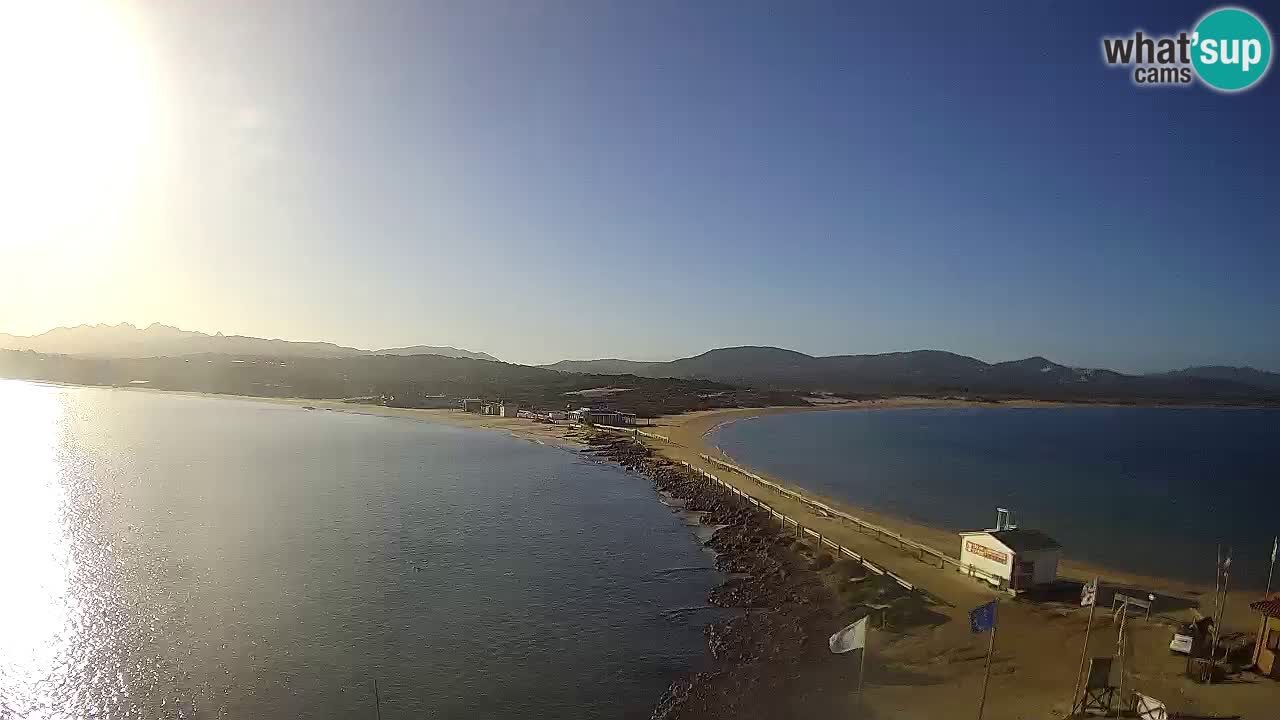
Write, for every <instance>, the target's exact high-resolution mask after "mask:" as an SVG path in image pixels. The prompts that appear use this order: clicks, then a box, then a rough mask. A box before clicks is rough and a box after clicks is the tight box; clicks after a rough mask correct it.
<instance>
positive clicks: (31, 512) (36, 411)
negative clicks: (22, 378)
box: [0, 380, 73, 718]
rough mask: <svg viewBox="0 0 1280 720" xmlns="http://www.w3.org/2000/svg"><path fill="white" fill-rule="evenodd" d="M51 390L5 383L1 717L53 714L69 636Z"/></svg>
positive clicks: (0, 453)
mask: <svg viewBox="0 0 1280 720" xmlns="http://www.w3.org/2000/svg"><path fill="white" fill-rule="evenodd" d="M64 413H65V408H64V404H63V398H62V397H61V396H60V395H59V394H58V393H57V392H56V391H54V390H53V389H52V388H47V387H40V386H36V385H29V384H25V383H18V382H12V381H5V380H0V577H3V578H4V591H3V592H0V715H7V714H8V713H9V712H16V713H17V714H18V716H19V717H27V718H44V717H49V709H50V708H49V707H48V705H47V702H46V701H47V699H48V698H50V697H51V696H52V695H53V694H54V693H55V692H56V687H57V685H58V684H59V679H60V676H61V674H62V672H61V671H62V670H63V669H64V668H61V667H60V664H61V663H62V659H63V658H65V657H66V653H65V649H66V644H67V643H68V642H70V641H71V640H72V638H70V637H69V635H70V634H71V633H72V632H73V628H72V626H71V623H70V622H69V619H70V618H69V612H68V594H69V593H68V591H69V584H70V581H69V578H70V576H71V573H72V567H71V563H72V556H71V555H72V553H71V549H70V547H69V543H68V542H67V539H66V534H65V526H64V523H63V517H62V513H63V508H64V503H65V499H66V497H65V495H66V493H65V488H64V487H63V485H62V479H61V477H60V473H59V466H58V458H57V454H58V436H59V433H60V431H61V430H60V427H61V425H62V421H63V416H64Z"/></svg>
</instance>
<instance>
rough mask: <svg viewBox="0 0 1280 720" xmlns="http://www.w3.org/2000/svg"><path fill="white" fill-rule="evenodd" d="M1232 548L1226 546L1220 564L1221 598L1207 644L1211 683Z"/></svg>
mask: <svg viewBox="0 0 1280 720" xmlns="http://www.w3.org/2000/svg"><path fill="white" fill-rule="evenodd" d="M1234 554H1235V553H1234V551H1233V548H1231V547H1230V546H1228V547H1227V559H1226V561H1225V562H1224V564H1223V566H1222V570H1221V572H1220V574H1221V575H1222V600H1221V602H1219V603H1218V607H1217V609H1216V614H1215V615H1214V618H1213V643H1212V644H1211V645H1210V646H1209V683H1208V684H1210V685H1212V684H1213V671H1214V670H1216V669H1217V668H1218V633H1219V626H1220V625H1221V624H1222V616H1223V615H1225V614H1226V612H1227V583H1228V582H1230V580H1231V556H1232V555H1234Z"/></svg>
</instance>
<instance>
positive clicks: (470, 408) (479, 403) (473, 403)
mask: <svg viewBox="0 0 1280 720" xmlns="http://www.w3.org/2000/svg"><path fill="white" fill-rule="evenodd" d="M458 404H459V405H461V406H462V412H469V413H478V412H480V411H482V410H483V409H484V401H483V400H481V399H480V398H467V399H465V400H460V401H458Z"/></svg>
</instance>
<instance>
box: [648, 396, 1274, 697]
mask: <svg viewBox="0 0 1280 720" xmlns="http://www.w3.org/2000/svg"><path fill="white" fill-rule="evenodd" d="M965 405H972V403H964V402H959V401H934V400H926V399H919V398H901V399H895V400H881V401H874V402H855V403H843V404H831V405H825V406H820V407H817V408H811V409H810V408H768V409H734V410H720V411H708V412H701V413H690V414H687V415H682V416H678V417H669V418H664V419H662V420H660V421H658V423H657V426H656V427H654V428H652V429H653V430H654V431H655V432H657V433H661V434H663V435H666V436H668V437H670V438H671V440H672V443H670V444H668V443H663V442H652V441H647V442H646V444H648V445H649V446H650V447H652V448H653V449H654V450H655V451H657V452H660V453H662V454H664V455H666V456H668V457H671V458H673V459H677V460H683V461H687V462H690V463H691V464H694V465H695V466H698V467H702V468H703V469H705V470H708V471H712V472H715V473H716V474H717V475H718V476H719V477H720V478H722V479H723V480H726V481H728V482H730V483H732V484H733V485H734V486H736V487H737V488H738V489H740V490H742V491H743V492H747V493H750V494H751V495H753V496H755V497H757V498H759V499H761V500H764V501H767V502H768V503H769V504H771V505H772V506H774V507H775V508H776V509H778V510H779V511H781V512H784V513H785V514H787V515H790V516H792V517H796V518H803V523H804V524H805V525H806V526H807V527H812V528H814V529H816V530H819V531H820V532H822V533H823V534H824V535H825V536H826V537H828V538H831V539H834V540H836V541H837V542H839V543H841V544H843V545H846V546H848V547H851V548H853V549H854V550H856V551H857V552H859V553H861V554H863V555H865V556H866V557H868V558H870V559H872V560H874V561H875V562H877V563H879V564H881V565H883V566H886V567H888V568H889V569H890V570H893V571H894V572H896V573H898V574H899V575H901V576H903V577H904V578H906V579H907V580H908V581H910V582H912V583H914V584H916V585H918V586H920V587H922V588H924V589H925V590H927V591H928V592H929V593H930V594H931V595H932V596H934V597H935V598H936V599H937V600H938V601H939V605H938V606H937V607H936V608H935V609H936V610H937V611H938V612H940V613H942V614H944V615H946V616H947V619H948V622H946V623H944V624H942V625H940V626H937V627H932V628H922V629H917V630H913V631H910V632H907V633H903V634H889V633H886V634H876V636H875V638H874V639H873V640H872V641H871V644H872V650H871V652H872V655H871V658H873V659H872V660H870V661H869V666H868V678H867V682H868V684H869V688H870V689H868V691H867V699H868V701H869V704H870V706H871V707H872V708H873V709H874V710H875V716H877V717H950V716H952V714H953V713H955V712H956V711H957V709H958V708H965V707H969V708H973V709H974V711H975V712H976V703H977V698H978V695H979V693H980V689H981V682H982V676H983V671H984V666H983V658H985V653H986V642H987V638H986V636H975V635H973V634H971V633H970V630H969V626H968V618H967V612H968V610H969V609H971V608H973V607H975V606H977V605H979V604H981V603H983V602H986V601H988V600H990V599H992V598H995V597H997V595H1001V597H1002V598H1003V599H1002V604H1001V610H1000V638H999V643H998V645H997V649H996V662H995V664H994V665H993V667H992V676H991V685H990V689H989V694H988V701H987V707H986V713H985V717H988V718H1010V719H1013V718H1050V717H1065V716H1066V715H1067V711H1068V709H1069V704H1070V699H1071V694H1072V688H1073V685H1074V683H1075V677H1076V671H1077V668H1078V665H1079V660H1080V652H1081V647H1082V643H1083V641H1084V636H1085V625H1086V619H1087V616H1088V609H1087V608H1081V607H1079V605H1078V604H1077V603H1075V602H1071V600H1074V599H1073V598H1072V599H1066V600H1064V601H1058V602H1029V601H1023V600H1018V601H1012V600H1009V599H1008V597H1007V596H1003V595H1002V594H998V593H996V592H994V591H993V590H991V589H988V588H986V587H984V586H983V585H981V584H979V583H978V582H977V581H974V580H971V579H969V578H967V577H964V576H962V575H960V574H959V573H957V572H956V571H954V570H951V569H940V568H938V567H937V565H936V564H935V565H929V564H926V563H925V562H922V561H920V560H919V559H917V557H916V556H915V555H914V554H912V553H909V552H905V551H903V550H901V549H899V548H897V547H896V546H895V545H890V544H887V543H884V542H879V541H877V540H875V539H874V538H873V537H871V536H868V535H866V534H863V533H861V532H859V531H858V530H856V529H855V528H853V527H850V526H848V525H846V524H842V523H840V522H837V521H835V520H834V519H831V518H825V517H820V516H819V515H817V514H816V513H815V512H813V511H812V510H810V509H809V508H808V507H807V506H805V505H802V504H801V503H798V502H796V501H794V500H790V499H788V498H785V497H783V496H780V495H779V494H777V493H775V492H773V491H771V490H767V489H765V488H763V487H762V486H760V485H758V484H757V483H755V482H754V481H752V480H750V479H749V478H746V477H745V476H742V475H739V474H737V473H733V472H728V471H724V470H722V469H720V468H717V467H714V466H712V465H710V464H708V463H706V462H705V461H703V460H702V459H701V458H700V457H699V455H700V454H703V453H705V454H707V455H710V456H713V457H715V456H720V457H722V458H723V459H726V460H729V461H732V459H731V458H728V457H727V456H724V455H723V454H722V453H720V452H719V451H718V449H717V448H714V447H712V446H711V445H710V444H709V443H708V441H707V437H706V436H707V434H708V433H709V432H711V431H712V430H714V429H715V428H717V427H719V426H721V425H723V424H725V423H729V422H733V421H736V420H741V419H745V418H750V417H757V416H760V415H766V414H778V413H791V412H806V411H808V412H812V411H815V410H816V411H829V410H867V411H870V410H873V409H875V408H883V407H947V406H965ZM1031 405H1052V404H1051V403H1027V404H1025V405H1024V404H1019V406H1031ZM735 464H740V463H735ZM758 474H761V475H762V476H764V477H766V478H767V479H769V480H772V481H774V482H778V483H780V484H783V485H786V486H789V487H791V488H793V489H801V488H798V487H797V486H796V484H795V483H793V482H790V481H789V479H788V478H778V477H773V476H769V475H767V474H765V473H758ZM806 494H809V493H806ZM809 495H810V497H814V498H815V499H819V500H823V501H825V502H826V503H827V504H829V505H831V506H833V507H837V508H839V509H841V510H843V511H846V512H848V513H850V514H852V515H855V516H857V517H860V518H863V519H865V520H867V521H869V522H872V523H875V524H877V525H880V526H882V527H885V528H888V529H890V530H894V531H896V532H898V533H901V534H902V535H904V536H906V537H908V538H911V539H913V540H916V541H918V542H923V543H926V544H928V545H931V546H933V547H935V548H938V549H940V550H943V551H944V552H946V553H947V554H950V555H953V556H954V555H956V554H957V553H958V544H959V539H958V538H957V537H956V535H955V534H954V533H952V532H950V531H947V530H943V529H940V528H933V527H926V526H923V525H919V524H916V523H911V522H908V521H904V520H902V519H900V518H895V517H891V516H886V515H883V514H880V513H874V512H871V511H868V510H866V509H865V508H859V507H856V506H853V505H850V504H849V503H847V502H839V501H833V500H832V499H831V498H823V497H821V496H816V495H812V494H809ZM1068 553H1069V551H1068ZM1060 574H1061V575H1062V576H1063V577H1064V578H1066V579H1074V580H1080V581H1083V580H1085V579H1088V578H1091V577H1093V576H1095V575H1097V576H1100V577H1101V579H1102V583H1103V588H1104V591H1103V597H1102V601H1101V602H1100V605H1099V608H1098V610H1097V614H1096V616H1095V620H1094V628H1093V631H1092V633H1091V635H1090V638H1089V645H1090V654H1091V655H1096V656H1110V655H1112V654H1114V649H1115V643H1116V636H1117V631H1116V629H1115V627H1114V626H1113V624H1112V621H1111V615H1110V612H1109V609H1110V597H1111V594H1112V593H1114V592H1115V591H1116V589H1118V588H1127V589H1128V592H1129V593H1130V594H1135V595H1136V594H1140V595H1141V596H1145V595H1146V594H1147V593H1153V594H1155V595H1156V596H1157V602H1156V605H1155V608H1154V613H1153V617H1152V620H1151V621H1150V622H1147V621H1145V620H1142V621H1138V622H1133V623H1131V624H1130V626H1129V628H1130V630H1131V637H1132V638H1133V647H1134V652H1133V654H1132V656H1131V657H1129V659H1128V661H1127V665H1126V669H1127V673H1126V676H1125V679H1126V687H1127V688H1129V689H1135V690H1138V691H1141V692H1143V693H1144V694H1147V695H1150V696H1153V697H1156V698H1158V699H1160V700H1162V701H1163V702H1165V703H1166V704H1167V705H1168V707H1169V708H1170V709H1171V710H1176V711H1178V712H1184V713H1198V714H1202V715H1218V716H1234V715H1240V716H1243V717H1259V718H1261V717H1274V716H1275V708H1276V707H1277V703H1280V686H1278V685H1277V684H1276V683H1275V682H1274V681H1272V680H1267V679H1263V678H1259V677H1256V676H1252V675H1249V674H1244V675H1242V676H1240V677H1239V678H1237V679H1233V682H1232V683H1230V684H1218V685H1212V686H1205V685H1200V684H1197V683H1194V682H1192V681H1190V680H1188V679H1185V678H1184V677H1182V671H1183V669H1184V667H1185V660H1184V658H1183V656H1180V655H1174V654H1172V653H1170V652H1169V650H1168V643H1169V640H1170V637H1171V631H1172V627H1173V625H1174V624H1176V623H1177V622H1181V621H1184V620H1188V619H1190V618H1191V617H1192V613H1193V608H1195V607H1199V606H1200V605H1201V604H1202V603H1203V604H1207V605H1208V606H1209V607H1207V608H1204V607H1202V608H1201V609H1202V610H1203V611H1204V612H1205V613H1206V614H1207V613H1208V612H1210V611H1211V610H1212V603H1213V588H1212V586H1209V587H1204V586H1197V585H1193V584H1187V583H1182V582H1177V581H1171V580H1167V579H1163V578H1155V577H1146V576H1142V575H1137V574H1133V573H1124V572H1118V571H1114V570H1110V569H1107V568H1100V567H1095V566H1090V565H1086V564H1083V563H1079V562H1075V561H1072V560H1071V559H1070V557H1069V555H1068V557H1067V558H1066V559H1065V560H1064V562H1063V564H1062V567H1061V569H1060ZM1257 599H1259V598H1258V597H1255V596H1254V595H1253V594H1246V593H1236V594H1235V595H1233V596H1232V597H1230V599H1229V601H1228V607H1227V611H1226V614H1225V618H1224V622H1223V634H1224V637H1231V636H1232V635H1233V633H1240V634H1243V635H1246V636H1248V637H1249V638H1252V636H1253V634H1254V633H1255V632H1256V628H1257V616H1256V615H1254V614H1253V613H1252V612H1251V611H1250V610H1249V608H1248V604H1249V603H1250V602H1252V601H1254V600H1257ZM876 659H878V660H879V662H877V660H876ZM833 661H834V662H838V661H839V660H838V659H833ZM877 669H879V672H880V677H879V678H878V677H877V672H878V671H877ZM850 702H852V700H851V701H850Z"/></svg>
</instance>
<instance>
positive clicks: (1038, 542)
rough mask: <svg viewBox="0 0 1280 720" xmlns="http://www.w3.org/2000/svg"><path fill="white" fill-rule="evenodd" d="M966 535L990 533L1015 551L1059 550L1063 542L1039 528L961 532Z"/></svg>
mask: <svg viewBox="0 0 1280 720" xmlns="http://www.w3.org/2000/svg"><path fill="white" fill-rule="evenodd" d="M960 534H961V535H962V536H964V535H990V536H991V537H993V538H995V539H996V540H998V541H1000V543H1002V544H1003V545H1004V546H1005V547H1007V548H1009V549H1010V550H1012V551H1014V552H1032V551H1035V550H1058V549H1060V548H1061V547H1062V544H1061V543H1059V542H1058V541H1057V540H1054V539H1053V538H1051V537H1049V536H1048V535H1045V534H1044V533H1042V532H1040V531H1039V530H1023V529H1022V528H1014V529H1012V530H977V531H975V532H966V533H960Z"/></svg>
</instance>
